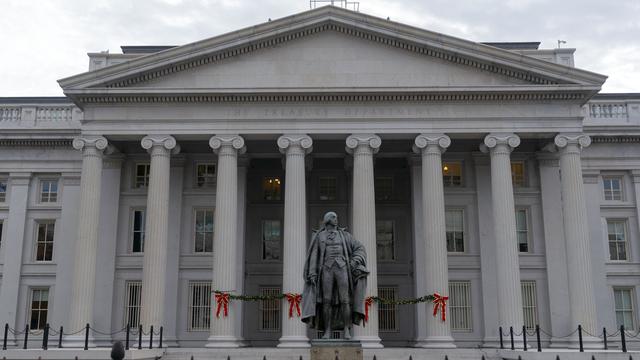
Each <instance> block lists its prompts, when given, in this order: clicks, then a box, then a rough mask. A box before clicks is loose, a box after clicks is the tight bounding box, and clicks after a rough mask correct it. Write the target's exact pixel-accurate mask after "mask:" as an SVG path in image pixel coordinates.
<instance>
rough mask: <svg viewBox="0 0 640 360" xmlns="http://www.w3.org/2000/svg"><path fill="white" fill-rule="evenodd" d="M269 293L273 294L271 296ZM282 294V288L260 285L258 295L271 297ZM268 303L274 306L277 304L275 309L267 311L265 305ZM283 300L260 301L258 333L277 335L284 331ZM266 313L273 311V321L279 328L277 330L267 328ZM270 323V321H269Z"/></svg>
mask: <svg viewBox="0 0 640 360" xmlns="http://www.w3.org/2000/svg"><path fill="white" fill-rule="evenodd" d="M269 292H271V294H269ZM281 292H282V288H281V287H280V286H267V285H260V286H259V287H258V293H259V294H260V296H271V295H277V294H280V293H281ZM267 302H272V303H273V304H276V305H275V307H274V309H265V303H267ZM282 308H283V306H282V300H280V299H276V300H260V301H258V331H259V332H265V333H277V332H279V331H281V329H282ZM265 311H273V313H274V314H273V319H274V321H275V323H276V324H277V327H275V328H265V327H264V324H265V318H264V315H265ZM267 321H268V320H267Z"/></svg>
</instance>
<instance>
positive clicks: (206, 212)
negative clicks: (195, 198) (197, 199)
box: [194, 209, 213, 253]
mask: <svg viewBox="0 0 640 360" xmlns="http://www.w3.org/2000/svg"><path fill="white" fill-rule="evenodd" d="M194 217H195V224H194V226H195V229H194V252H196V253H204V252H211V251H212V250H213V209H199V210H196V211H195V214H194Z"/></svg>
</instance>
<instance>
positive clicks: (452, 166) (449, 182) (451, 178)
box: [442, 162, 462, 186]
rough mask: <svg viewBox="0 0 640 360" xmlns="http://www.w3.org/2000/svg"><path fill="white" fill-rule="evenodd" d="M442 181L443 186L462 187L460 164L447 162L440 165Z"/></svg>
mask: <svg viewBox="0 0 640 360" xmlns="http://www.w3.org/2000/svg"><path fill="white" fill-rule="evenodd" d="M442 180H443V182H444V186H461V185H462V164H461V163H456V162H447V163H443V164H442Z"/></svg>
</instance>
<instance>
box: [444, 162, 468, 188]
mask: <svg viewBox="0 0 640 360" xmlns="http://www.w3.org/2000/svg"><path fill="white" fill-rule="evenodd" d="M451 165H457V166H458V167H459V168H460V174H459V175H445V169H444V168H445V167H447V166H451ZM446 171H448V170H446ZM456 176H457V177H459V178H460V183H459V184H455V182H454V181H453V179H454V177H456ZM442 185H443V187H445V188H461V187H464V161H462V160H451V161H448V160H443V161H442Z"/></svg>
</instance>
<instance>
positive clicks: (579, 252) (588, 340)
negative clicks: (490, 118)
mask: <svg viewBox="0 0 640 360" xmlns="http://www.w3.org/2000/svg"><path fill="white" fill-rule="evenodd" d="M554 143H555V145H556V146H557V147H558V148H559V149H560V183H561V186H562V216H563V218H564V238H565V242H566V249H567V270H568V271H567V272H568V280H569V304H570V308H571V310H570V313H571V315H570V316H571V317H570V318H571V324H570V328H571V329H575V328H577V327H578V325H582V328H583V329H584V331H586V332H589V333H591V334H596V333H598V330H597V329H596V319H597V318H596V305H595V302H594V293H593V284H592V282H591V281H592V270H591V249H590V246H589V224H588V221H587V219H588V218H587V207H586V202H585V198H584V185H583V182H582V165H581V161H580V152H581V150H582V148H584V147H587V146H589V145H590V144H591V138H589V136H586V135H582V134H560V135H558V136H556V138H555V141H554ZM572 340H573V341H572V342H574V343H577V341H578V338H577V335H576V336H574V339H572ZM583 340H584V342H585V346H588V347H592V348H597V347H601V343H600V340H599V339H598V338H594V337H591V336H586V335H583Z"/></svg>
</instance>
